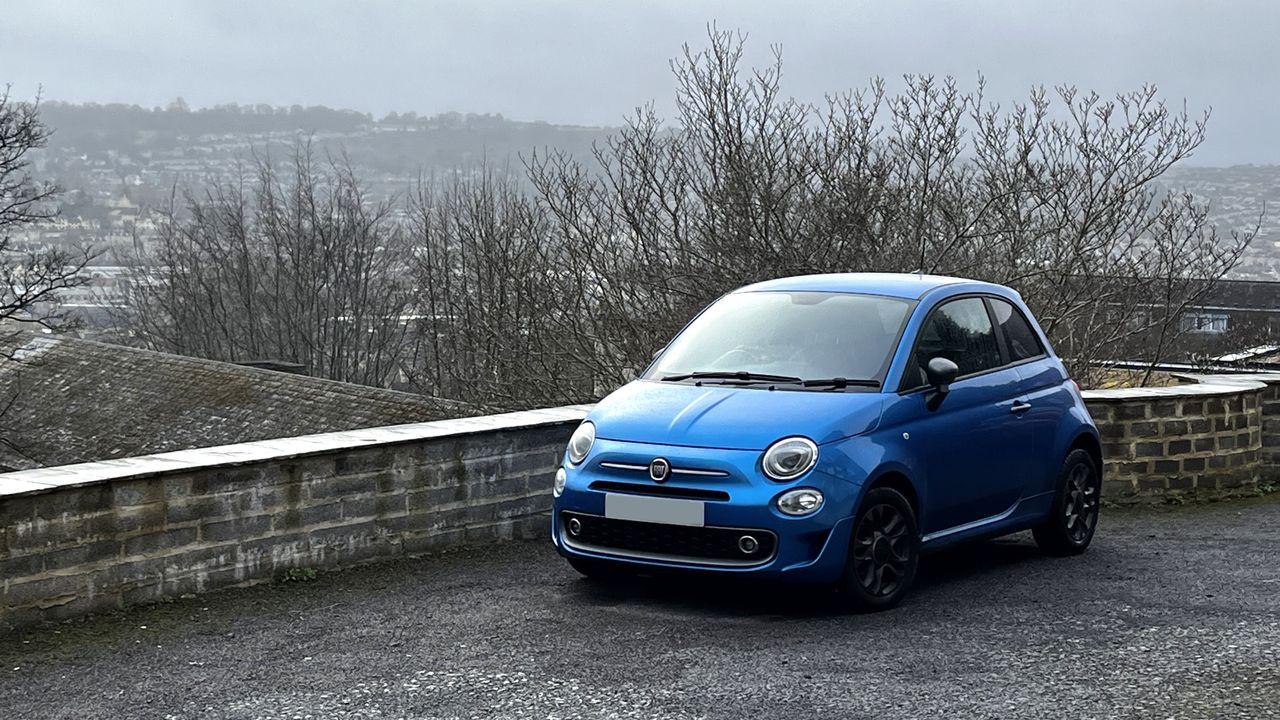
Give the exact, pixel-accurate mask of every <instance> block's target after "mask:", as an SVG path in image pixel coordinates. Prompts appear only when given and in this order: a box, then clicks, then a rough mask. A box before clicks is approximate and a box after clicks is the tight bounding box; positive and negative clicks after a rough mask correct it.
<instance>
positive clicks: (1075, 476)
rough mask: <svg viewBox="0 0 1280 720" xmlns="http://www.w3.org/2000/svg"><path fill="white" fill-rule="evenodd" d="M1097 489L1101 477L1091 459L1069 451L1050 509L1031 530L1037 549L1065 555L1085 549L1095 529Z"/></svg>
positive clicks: (1097, 501) (1080, 451)
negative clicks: (1043, 518)
mask: <svg viewBox="0 0 1280 720" xmlns="http://www.w3.org/2000/svg"><path fill="white" fill-rule="evenodd" d="M1101 488H1102V477H1101V475H1100V474H1099V473H1098V466H1097V464H1096V463H1094V461H1093V457H1092V456H1090V455H1089V453H1087V452H1085V451H1084V450H1072V451H1071V452H1070V453H1069V454H1068V455H1067V459H1066V460H1065V461H1064V462H1063V463H1062V472H1060V473H1059V474H1058V486H1057V492H1056V493H1055V494H1054V498H1053V510H1052V511H1051V512H1050V513H1049V517H1048V519H1046V520H1045V521H1044V522H1043V523H1041V524H1040V526H1039V527H1037V528H1035V529H1034V530H1033V534H1034V535H1035V538H1036V544H1037V545H1039V546H1040V549H1041V550H1043V551H1045V552H1046V553H1049V554H1050V555H1064V556H1065V555H1079V554H1080V553H1082V552H1084V551H1085V550H1086V549H1087V548H1088V547H1089V543H1090V542H1092V541H1093V531H1094V530H1095V529H1096V528H1097V527H1098V509H1099V508H1098V503H1099V499H1100V495H1101Z"/></svg>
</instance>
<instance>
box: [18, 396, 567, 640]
mask: <svg viewBox="0 0 1280 720" xmlns="http://www.w3.org/2000/svg"><path fill="white" fill-rule="evenodd" d="M585 414H586V410H585V409H584V408H578V407H571V408H556V409H552V410H538V411H530V412H523V413H511V414H507V415H495V416H489V417H482V418H466V419H459V420H446V421H439V422H430V423H421V424H416V425H402V426H393V427H386V428H375V429H371V430H360V431H352V432H344V433H330V434H325V435H313V436H307V437H297V438H287V439H282V440H273V441H264V442H254V443H244V444H241V445H228V446H223V447H216V448H205V449H200V450H189V451H183V452H176V453H167V454H163V455H152V456H147V457H140V458H131V459H127V460H115V461H107V462H101V463H87V464H83V465H70V466H64V467H59V468H47V469H42V470H33V471H26V472H19V473H10V474H7V475H0V631H4V630H5V629H6V628H11V627H14V626H19V625H26V624H29V623H31V622H34V621H38V620H44V619H58V618H66V617H72V616H76V615H82V614H84V613H89V612H95V611H102V610H110V609H116V608H121V607H125V606H128V605H133V604H137V603H144V602H149V601H154V600H158V599H161V598H165V597H176V596H180V595H185V594H190V593H200V592H204V591H208V590H212V589H216V588H220V587H227V586H233V585H244V584H249V583H253V582H258V581H262V580H269V579H271V578H273V577H277V576H279V575H280V574H282V573H284V572H286V571H288V570H289V569H290V568H302V567H334V566H342V565H351V564H357V563H361V562H366V561H369V560H374V559H378V558H387V557H394V556H399V555H414V554H419V553H424V552H427V551H430V550H433V549H436V548H441V547H445V546H449V545H454V544H457V543H461V542H486V541H494V540H499V539H512V538H533V537H535V536H540V535H542V534H544V533H545V532H546V528H547V512H548V510H549V508H550V503H551V479H552V475H553V474H554V472H555V468H556V467H557V466H558V465H559V462H560V457H561V454H562V452H563V451H564V445H565V443H566V442H567V440H568V438H569V435H570V433H572V431H573V428H574V427H576V425H577V423H578V422H579V421H580V420H581V418H582V417H583V416H584V415H585Z"/></svg>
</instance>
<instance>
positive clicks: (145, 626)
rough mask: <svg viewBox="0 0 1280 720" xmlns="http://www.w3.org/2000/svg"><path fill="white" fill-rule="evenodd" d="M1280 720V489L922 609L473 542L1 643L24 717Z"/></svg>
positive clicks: (992, 552)
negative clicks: (594, 565) (594, 567)
mask: <svg viewBox="0 0 1280 720" xmlns="http://www.w3.org/2000/svg"><path fill="white" fill-rule="evenodd" d="M489 717H501V718H507V717H511V718H525V717H528V718H845V719H850V718H868V719H869V718H876V719H877V720H883V719H894V718H948V719H953V718H1000V719H1001V720H1008V719H1013V718H1036V719H1037V720H1046V719H1048V718H1072V719H1075V718H1160V719H1165V718H1177V719H1180V718H1248V719H1250V720H1257V719H1260V718H1280V497H1277V496H1274V495H1273V496H1271V497H1270V498H1262V499H1257V500H1252V501H1245V502H1233V503H1221V504H1214V505H1207V506H1202V507H1190V508H1179V509H1175V510H1162V509H1157V510H1141V511H1133V510H1130V511H1124V512H1120V511H1113V512H1110V513H1104V516H1103V519H1102V523H1101V525H1100V528H1099V532H1098V536H1097V537H1096V538H1095V540H1094V544H1093V547H1092V548H1091V549H1090V551H1089V552H1088V553H1086V554H1085V555H1083V556H1081V557H1076V558H1069V559H1055V558H1048V557H1044V556H1042V555H1040V554H1039V553H1038V552H1037V550H1036V549H1035V546H1034V545H1033V544H1032V542H1031V540H1030V538H1029V537H1027V536H1025V535H1018V536H1014V537H1011V538H1006V539H1003V540H999V541H993V542H987V543H982V544H978V545H972V546H967V547H963V548H960V549H956V550H951V551H947V552H944V553H941V554H937V555H932V556H929V557H927V558H926V559H925V560H924V561H923V562H922V565H921V575H920V577H919V579H918V582H917V586H916V588H915V591H914V593H913V594H912V595H911V596H910V597H909V598H908V599H907V600H906V602H905V603H904V604H903V605H902V606H900V607H899V608H897V609H895V610H892V611H889V612H883V613H878V614H872V615H858V614H852V613H847V612H844V611H843V610H841V608H840V607H839V606H838V605H836V604H833V603H832V601H831V600H830V598H829V597H828V596H827V595H825V594H823V593H820V592H816V591H814V590H812V589H804V588H795V587H779V586H773V587H770V586H760V585H752V584H741V583H723V582H694V581H690V580H687V579H675V580H672V579H637V580H634V581H627V582H622V583H611V584H600V583H597V582H591V581H587V580H584V579H582V578H580V577H579V576H578V575H577V574H576V573H575V572H574V571H573V570H572V569H570V568H569V567H568V565H567V564H565V563H564V562H563V561H562V560H561V559H560V558H559V557H558V556H557V555H556V554H555V552H554V551H553V550H552V548H551V547H550V544H549V543H516V544H508V545H503V546H498V547H495V548H484V549H470V550H464V551H458V552H453V553H448V554H445V555H440V556H436V557H430V558H423V559H417V560H411V561H398V562H391V563H384V564H379V565H376V566H368V567H363V568H358V569H353V570H347V571H342V572H335V573H326V574H322V575H321V576H320V577H319V578H318V579H316V580H314V581H311V582H296V583H282V584H275V585H267V586H259V587H254V588H247V589H237V590H228V591H223V592H218V593H213V594H210V595H205V596H202V597H199V598H194V599H184V600H179V601H176V602H173V603H168V604H164V605H158V606H153V607H148V608H139V609H136V610H132V611H129V612H126V613H121V614H117V615H110V616H102V617H96V618H89V619H86V620H80V621H73V622H68V623H63V624H58V625H46V626H43V627H40V628H36V629H32V630H29V631H25V632H21V633H15V634H10V635H6V636H0V718H4V719H5V720H19V719H25V718H42V719H43V718H77V719H90V718H103V719H107V718H109V719H111V720H116V719H118V718H245V719H248V718H375V719H380V718H489Z"/></svg>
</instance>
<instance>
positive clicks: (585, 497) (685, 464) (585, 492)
mask: <svg viewBox="0 0 1280 720" xmlns="http://www.w3.org/2000/svg"><path fill="white" fill-rule="evenodd" d="M759 455H760V454H759V453H758V452H751V451H726V450H712V449H706V448H684V447H672V446H658V445H645V444H639V443H622V442H617V441H609V440H597V443H596V447H595V448H594V449H593V452H592V454H591V456H590V457H588V458H587V460H586V462H584V463H583V465H581V466H579V467H576V468H575V467H566V471H567V475H568V479H567V481H566V485H565V490H564V493H563V494H562V495H561V496H560V497H559V498H556V499H555V502H554V505H553V508H554V511H553V512H552V522H551V535H552V541H553V542H554V543H555V546H556V548H557V549H558V550H559V552H560V554H562V555H564V556H566V557H580V558H590V559H596V560H609V561H614V562H618V563H621V564H626V565H629V566H631V567H633V568H634V569H635V570H637V571H639V572H644V571H645V570H650V571H656V570H664V569H676V570H690V571H702V572H708V573H718V574H735V575H750V576H753V577H760V578H762V579H776V580H784V581H795V582H834V581H835V580H838V579H839V578H840V576H841V574H842V573H843V571H844V565H845V557H846V554H847V550H848V547H849V534H850V528H851V519H850V518H851V515H852V512H853V506H854V502H855V500H856V493H857V490H858V488H857V486H855V485H853V484H852V483H849V482H848V481H845V480H837V479H835V478H832V477H830V476H828V475H824V474H822V473H820V472H818V471H816V470H815V471H811V472H810V473H809V474H808V475H806V476H805V477H803V478H801V479H799V480H797V481H794V482H792V483H775V482H772V481H770V480H768V479H767V478H764V477H763V475H761V474H760V472H759V470H758V468H757V467H756V465H757V462H758V459H759ZM655 457H662V458H664V459H667V460H669V461H670V462H671V465H672V467H673V468H698V469H701V470H703V471H706V472H707V474H704V475H689V474H684V475H677V474H673V475H672V477H671V479H670V480H669V481H667V482H666V483H664V484H662V485H661V486H660V487H658V486H656V484H655V483H654V482H653V481H652V480H650V479H649V478H648V477H647V475H646V474H645V473H643V472H639V471H636V470H634V469H631V470H628V469H626V468H637V467H647V465H648V463H649V461H651V460H652V459H653V458H655ZM712 472H714V473H716V474H711V473H712ZM795 487H817V488H818V489H819V490H822V492H823V494H824V496H825V502H824V503H823V506H822V507H821V508H820V509H819V510H818V511H817V512H815V513H813V514H811V515H807V516H804V517H791V516H787V515H784V514H782V513H781V512H779V511H778V510H777V509H776V507H775V505H774V502H775V500H776V498H777V496H778V495H780V494H782V493H783V492H786V491H787V490H790V489H793V488H795ZM609 492H633V493H635V494H645V495H658V496H661V495H665V496H675V497H686V498H698V497H705V498H707V499H706V500H705V502H704V513H705V526H703V527H689V526H685V525H669V524H664V523H653V522H637V521H633V520H618V519H612V518H606V517H605V496H606V494H607V493H609ZM573 521H576V526H575V527H574V530H576V531H577V532H571V531H570V525H571V523H572V522H573ZM745 537H750V538H751V539H752V540H753V541H754V543H755V547H754V548H750V544H749V543H747V545H748V548H750V551H748V550H746V549H743V547H742V544H741V543H745V541H743V538H745Z"/></svg>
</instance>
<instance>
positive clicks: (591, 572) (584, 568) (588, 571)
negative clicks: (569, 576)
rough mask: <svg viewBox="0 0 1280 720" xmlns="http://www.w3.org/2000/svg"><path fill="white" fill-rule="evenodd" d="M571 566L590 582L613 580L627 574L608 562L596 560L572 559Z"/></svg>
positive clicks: (570, 559)
mask: <svg viewBox="0 0 1280 720" xmlns="http://www.w3.org/2000/svg"><path fill="white" fill-rule="evenodd" d="M568 560H569V564H570V565H572V566H573V569H574V570H577V571H578V572H579V573H581V574H582V576H583V577H585V578H587V579H588V580H613V579H616V578H619V577H622V576H624V575H626V573H625V572H624V571H623V570H622V569H621V568H619V567H618V566H617V564H616V563H611V562H608V561H606V560H594V559H591V558H579V557H571V558H569V559H568Z"/></svg>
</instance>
